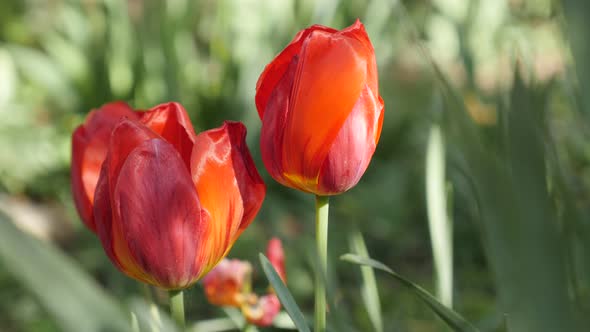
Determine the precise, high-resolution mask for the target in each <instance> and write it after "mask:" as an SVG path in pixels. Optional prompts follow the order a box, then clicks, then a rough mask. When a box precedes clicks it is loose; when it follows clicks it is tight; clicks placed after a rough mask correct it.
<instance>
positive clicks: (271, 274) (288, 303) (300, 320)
mask: <svg viewBox="0 0 590 332" xmlns="http://www.w3.org/2000/svg"><path fill="white" fill-rule="evenodd" d="M259 258H260V264H261V265H262V269H263V270H264V274H266V277H267V278H268V281H269V282H270V284H271V285H272V287H273V288H274V290H275V292H276V294H277V297H278V298H279V300H280V301H281V304H282V305H283V306H284V307H285V310H286V311H287V313H288V314H289V317H291V319H292V320H293V323H295V327H297V330H298V331H299V332H310V330H309V327H308V326H307V322H306V321H305V316H303V313H302V312H301V310H300V309H299V307H298V306H297V303H295V299H294V298H293V295H291V293H290V292H289V290H288V289H287V286H285V284H284V283H283V281H282V280H281V277H279V275H278V273H277V271H275V269H274V267H273V266H272V264H271V263H270V262H269V261H268V258H266V256H264V255H263V254H262V253H260V254H259Z"/></svg>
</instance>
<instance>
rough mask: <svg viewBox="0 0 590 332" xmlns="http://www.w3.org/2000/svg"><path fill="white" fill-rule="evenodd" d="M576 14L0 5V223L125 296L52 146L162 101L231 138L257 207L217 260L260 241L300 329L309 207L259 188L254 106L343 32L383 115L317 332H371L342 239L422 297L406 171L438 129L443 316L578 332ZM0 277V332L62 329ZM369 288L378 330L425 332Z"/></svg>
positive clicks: (331, 3)
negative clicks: (260, 85) (273, 78)
mask: <svg viewBox="0 0 590 332" xmlns="http://www.w3.org/2000/svg"><path fill="white" fill-rule="evenodd" d="M586 9H587V4H586V2H585V1H584V0H565V1H564V3H563V6H562V4H561V3H559V2H558V1H551V0H495V1H485V0H431V1H427V0H419V1H395V0H370V1H363V0H350V1H345V0H341V1H340V0H325V1H317V2H316V1H312V0H281V1H273V0H266V1H257V0H219V1H215V0H200V1H199V0H167V1H156V0H127V1H117V0H82V1H74V0H51V1H49V0H4V1H0V210H2V211H4V212H5V213H6V214H8V215H9V216H10V219H12V220H13V221H14V222H15V223H16V224H17V225H18V226H20V227H21V228H24V229H26V230H28V231H31V232H32V233H33V234H35V235H36V236H40V237H42V238H44V239H45V240H47V241H50V242H52V243H50V244H48V245H50V246H53V245H57V246H59V247H60V248H61V252H62V253H65V254H66V255H68V256H69V259H70V260H73V261H74V262H76V264H77V265H79V267H81V268H82V269H83V270H84V271H86V272H87V273H88V274H89V275H90V276H92V277H93V278H94V279H95V280H96V282H97V283H98V284H100V286H101V287H103V288H104V289H106V290H107V291H108V293H109V295H110V296H112V297H115V298H119V299H122V300H123V302H128V300H129V299H131V298H132V297H134V296H141V294H142V289H141V287H140V286H138V285H136V283H134V282H133V281H131V280H129V279H127V278H126V277H124V276H123V275H121V274H120V273H119V272H118V271H117V270H116V269H115V268H114V267H113V266H112V265H111V264H110V262H109V261H108V259H107V258H106V256H105V255H104V253H103V252H102V248H101V247H100V244H99V241H98V240H97V239H96V238H94V236H93V235H92V234H90V232H89V231H87V230H86V229H85V228H84V227H83V226H82V225H81V223H80V222H79V220H78V217H77V215H76V212H75V210H74V208H73V204H72V200H71V194H70V189H69V159H70V135H71V132H72V131H73V129H74V128H75V127H76V126H77V125H78V124H80V123H81V122H82V121H83V119H84V117H85V115H86V114H87V113H88V112H89V111H90V110H91V109H93V108H96V107H99V106H100V105H102V104H103V103H106V102H109V101H112V100H125V101H127V102H129V103H130V104H131V105H133V106H134V107H135V108H139V109H145V108H149V107H151V106H154V105H155V104H157V103H161V102H165V101H170V100H175V101H179V102H181V103H182V104H183V105H184V106H185V107H186V109H187V110H188V111H189V113H190V115H191V118H192V120H193V124H194V126H195V128H196V129H197V131H200V130H204V129H207V128H212V127H217V126H219V125H220V124H221V122H222V121H223V120H224V119H233V120H240V121H243V122H244V123H245V124H246V126H247V127H248V130H249V134H248V143H249V145H250V148H251V150H252V152H253V155H254V159H255V161H256V163H257V165H259V167H260V173H261V174H262V175H263V177H264V178H265V181H266V183H267V185H268V188H269V190H268V194H267V198H266V201H265V204H264V205H263V208H262V210H261V212H260V214H259V216H258V218H257V220H256V221H255V222H254V223H253V225H252V226H251V227H250V228H249V230H248V231H246V232H245V233H244V234H243V236H242V237H241V239H240V240H239V241H238V242H237V243H236V245H235V247H234V249H233V250H232V252H231V253H230V256H233V257H238V258H242V259H248V260H251V261H253V262H254V261H256V260H257V253H258V252H260V251H263V249H264V246H265V243H266V241H267V240H268V239H269V238H270V237H271V236H275V235H276V236H280V237H281V238H282V239H283V240H284V241H285V247H286V249H287V252H286V255H287V264H288V266H287V272H288V275H289V285H288V286H289V288H290V290H291V291H292V293H293V294H294V296H295V299H296V301H297V303H298V304H299V305H300V306H301V307H302V308H303V310H304V312H305V313H311V312H312V309H311V308H313V295H312V290H313V288H312V287H313V285H312V280H313V278H312V274H311V273H312V266H313V264H314V263H313V262H314V258H313V257H314V253H313V250H312V249H310V248H313V230H314V225H313V209H312V207H313V198H312V197H311V196H309V195H304V194H301V193H298V192H295V191H294V190H290V189H287V188H283V187H281V186H280V185H278V184H276V183H275V182H274V181H273V180H272V179H271V178H270V177H269V176H268V174H267V173H266V172H265V171H264V169H263V167H262V163H261V160H260V154H259V151H260V149H259V147H258V137H259V129H260V121H259V119H258V114H257V112H256V110H255V107H254V102H253V101H254V93H255V90H254V89H255V84H256V80H257V78H258V75H259V74H260V72H261V71H262V69H263V68H264V65H265V64H267V63H268V62H269V61H270V60H271V59H272V58H273V57H274V56H275V55H276V54H277V53H278V52H279V51H280V50H281V49H282V48H283V47H284V46H285V45H286V44H287V43H288V42H289V40H290V39H291V38H292V37H293V36H294V35H295V33H296V32H297V31H299V30H301V29H303V28H304V27H306V26H309V25H311V24H314V23H320V24H325V25H330V26H333V27H336V28H344V27H345V26H348V25H350V24H352V23H353V22H354V20H355V19H356V18H357V17H358V18H360V19H361V21H362V22H363V23H364V24H365V25H366V28H367V31H368V33H369V36H370V37H371V40H372V42H373V45H374V47H375V53H376V56H377V60H378V64H379V74H380V76H379V78H380V91H381V94H382V97H383V99H384V100H385V105H386V106H385V107H386V114H385V122H384V125H383V131H382V136H381V140H380V143H379V146H378V148H377V152H376V155H375V157H374V159H373V161H372V163H371V165H370V167H369V169H368V170H367V172H366V174H365V176H364V177H363V179H362V180H361V182H360V183H359V184H358V186H357V187H355V188H354V189H352V190H351V191H350V192H348V193H346V194H344V195H341V196H339V197H335V198H334V199H332V207H331V222H330V248H329V249H330V256H331V262H332V263H331V269H332V272H333V273H331V274H330V276H329V277H330V281H331V283H330V284H331V289H332V292H331V297H332V299H333V303H334V307H332V308H331V312H330V315H329V318H328V319H329V321H330V320H332V321H335V320H338V323H337V324H335V323H334V322H333V324H335V326H347V328H350V330H352V331H355V330H356V331H370V330H372V323H371V319H370V318H369V315H368V313H367V312H366V310H365V308H364V302H363V301H362V299H361V297H360V296H359V294H360V292H361V284H362V280H363V279H362V277H361V273H360V271H359V269H358V268H357V267H355V266H353V265H350V264H347V263H345V262H341V261H338V260H337V258H338V257H339V256H340V255H341V254H344V253H346V252H348V251H349V249H348V245H347V244H348V239H349V235H350V234H351V233H352V232H354V231H356V230H360V231H361V232H362V233H363V235H364V238H365V240H366V243H367V247H368V248H367V249H368V252H369V254H370V256H371V257H373V258H375V259H377V260H379V261H382V262H384V263H386V265H388V266H392V267H394V269H395V270H396V271H399V272H400V273H402V274H403V275H405V276H408V277H409V278H410V279H411V280H413V281H414V282H416V283H418V284H421V285H423V286H425V288H426V289H433V287H434V286H433V285H434V280H433V275H434V274H433V270H432V269H433V268H432V266H433V264H432V257H431V250H430V247H429V246H430V242H429V231H428V222H427V219H426V218H427V214H426V206H425V192H424V187H425V184H424V162H425V150H426V141H427V137H428V131H429V128H430V125H431V124H432V123H433V122H440V123H442V125H443V129H444V134H445V136H446V137H448V138H449V139H448V142H447V144H448V146H447V147H446V150H447V151H448V153H447V157H448V167H447V169H448V171H447V173H448V178H449V180H450V182H452V185H453V206H452V209H451V211H450V214H451V216H452V219H453V221H454V230H453V232H454V236H453V238H454V239H453V241H454V250H453V251H454V262H455V263H454V264H455V271H454V273H455V280H454V295H455V296H454V303H455V308H456V309H457V310H458V311H459V312H461V313H462V314H463V316H464V317H466V318H467V319H469V320H470V321H471V322H473V323H474V324H475V325H476V326H477V327H478V328H480V329H481V330H482V331H506V326H508V327H509V328H511V327H512V329H511V330H509V331H516V332H520V331H555V330H556V329H555V328H556V326H557V327H558V330H559V329H560V328H563V329H562V330H563V331H566V330H567V331H570V330H571V331H575V330H580V331H582V330H584V329H583V327H588V326H590V325H589V324H588V323H587V322H584V321H582V320H581V319H580V320H578V318H579V317H586V318H587V317H590V316H589V315H587V314H586V315H584V314H585V313H587V311H588V310H589V309H590V308H589V306H588V303H590V302H589V301H588V300H589V297H590V263H589V262H590V261H589V255H590V248H589V246H590V229H589V227H590V226H589V225H588V220H590V219H589V218H588V217H589V216H590V190H589V189H590V168H589V166H590V144H589V143H588V142H590V140H589V138H590V137H589V136H590V130H589V128H588V127H589V122H588V121H589V120H588V118H587V114H589V113H588V111H587V109H588V102H587V101H586V100H587V99H588V93H586V92H585V90H584V88H585V87H588V86H589V84H590V75H589V74H588V68H589V67H588V66H590V62H588V61H589V60H588V57H587V56H586V55H587V53H588V49H589V48H588V41H587V40H586V39H587V38H584V37H585V36H586V32H587V29H586V27H587V23H586V20H585V19H586V16H588V15H590V13H589V12H588V10H586ZM570 47H571V52H570ZM435 66H436V67H435ZM435 68H439V69H440V76H439V75H438V72H437V71H436V70H434V69H435ZM515 73H518V75H515ZM515 77H520V80H516V79H515ZM17 203H18V204H17ZM21 205H22V206H25V207H23V208H22V209H24V210H26V211H28V209H32V210H33V211H38V210H39V209H40V210H39V211H41V212H40V214H41V217H39V218H35V219H34V220H33V218H31V217H30V216H31V214H30V213H28V214H27V213H21V212H22V211H20V210H19V209H20V208H18V207H19V206H21ZM47 207H49V208H50V210H51V211H57V212H56V213H51V214H50V213H45V211H46V208H47ZM26 211H25V212H26ZM64 220H65V222H64ZM0 222H3V223H6V222H8V221H7V220H5V219H4V218H2V220H0ZM3 236H8V235H6V234H0V241H2V239H3ZM0 248H1V247H0ZM27 250H31V252H34V251H33V249H26V248H22V251H23V252H27ZM25 257H26V255H23V258H22V259H25ZM42 269H43V266H42V265H39V266H38V271H37V273H39V274H40V275H45V273H47V271H43V270H42ZM14 271H15V269H14V263H13V262H11V261H10V260H6V259H4V260H0V330H2V331H60V330H61V329H62V328H63V324H64V323H63V321H60V319H59V318H55V314H54V311H52V310H53V309H52V308H51V307H48V306H47V305H46V303H45V302H44V300H43V297H42V296H41V297H40V296H38V293H35V292H33V291H32V289H33V288H31V286H30V284H28V283H27V280H29V278H27V277H26V276H22V275H19V274H18V273H14ZM27 271H28V270H27ZM27 273H32V272H27ZM258 273H260V274H261V273H262V272H261V270H259V271H258ZM47 276H48V277H49V276H50V274H47ZM376 278H377V285H378V289H379V295H380V298H381V310H382V311H383V314H382V317H383V326H384V331H439V330H443V329H444V325H443V323H442V322H441V321H439V320H437V319H436V318H435V316H434V315H433V314H432V312H430V311H429V310H428V308H427V307H425V306H424V305H423V304H422V303H421V302H419V301H417V300H416V299H415V298H414V296H413V294H412V293H410V292H409V291H407V290H405V289H404V288H402V287H400V286H399V285H397V284H395V283H394V282H392V281H391V280H390V279H389V278H387V277H386V276H383V275H380V274H378V275H376ZM258 279H264V278H258ZM48 285H49V284H48ZM265 285H266V284H265V283H261V285H260V287H265ZM156 295H157V296H156V301H158V302H159V303H165V298H162V297H161V296H159V294H158V293H156ZM55 296H56V297H57V298H56V301H57V302H59V301H60V298H59V297H60V295H55ZM61 296H64V298H67V294H62V295H61ZM186 299H187V304H186V308H187V311H188V313H189V317H188V318H189V320H193V321H194V320H197V319H208V318H217V317H223V316H224V312H223V311H222V310H219V309H217V308H214V307H212V306H210V305H208V304H207V303H206V301H205V298H204V296H203V294H202V290H201V289H200V287H198V286H197V287H195V288H194V289H192V290H190V291H189V293H188V296H187V297H186ZM86 314H87V315H92V314H93V313H92V312H87V313H86ZM58 317H59V316H58ZM553 324H555V325H553Z"/></svg>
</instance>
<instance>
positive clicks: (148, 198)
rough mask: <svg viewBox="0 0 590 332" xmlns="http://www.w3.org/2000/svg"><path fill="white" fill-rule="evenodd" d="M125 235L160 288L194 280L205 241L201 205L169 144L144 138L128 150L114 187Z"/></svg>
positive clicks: (200, 267)
mask: <svg viewBox="0 0 590 332" xmlns="http://www.w3.org/2000/svg"><path fill="white" fill-rule="evenodd" d="M114 202H115V208H116V209H118V210H119V213H120V220H118V221H116V222H118V223H120V225H121V230H122V232H123V234H122V235H123V236H122V238H123V240H124V241H125V242H126V244H127V245H128V247H129V249H130V253H131V255H132V256H133V258H134V259H135V261H136V262H137V263H138V265H139V266H140V267H141V268H142V269H143V271H145V272H146V273H147V274H149V275H151V276H152V277H153V278H154V279H155V281H156V282H157V285H158V286H160V287H162V288H167V289H174V288H184V287H186V286H188V285H190V284H192V283H193V282H195V281H196V280H197V278H198V276H199V275H200V273H201V270H202V268H203V266H202V265H198V264H196V262H195V259H196V256H197V252H199V251H200V250H201V245H202V243H203V239H202V238H201V237H202V236H203V234H204V233H203V222H202V219H201V208H200V204H199V199H198V197H197V193H196V191H195V188H194V185H193V182H192V181H191V176H190V174H189V172H188V169H187V168H186V167H185V165H184V163H183V161H182V159H181V157H180V155H179V154H178V152H177V151H176V150H175V149H174V147H173V146H172V145H170V144H169V143H167V142H165V141H163V140H161V139H151V140H148V141H145V142H143V143H142V144H141V145H139V146H138V147H137V148H136V149H135V150H133V152H131V153H130V154H129V156H128V157H127V158H126V161H125V163H124V165H123V167H122V168H121V171H120V174H119V177H118V181H117V185H116V188H115V191H114Z"/></svg>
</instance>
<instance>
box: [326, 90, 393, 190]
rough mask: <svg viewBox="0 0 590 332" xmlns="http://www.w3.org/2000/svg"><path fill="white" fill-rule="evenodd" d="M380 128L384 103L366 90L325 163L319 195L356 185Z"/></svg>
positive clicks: (369, 159) (371, 152)
mask: <svg viewBox="0 0 590 332" xmlns="http://www.w3.org/2000/svg"><path fill="white" fill-rule="evenodd" d="M382 124H383V100H382V99H381V98H380V97H379V98H375V95H373V93H372V91H371V89H370V88H369V86H368V85H367V86H365V89H364V90H363V92H362V93H361V96H360V98H359V99H358V101H357V103H356V105H355V106H354V110H353V111H352V113H351V114H350V116H349V117H348V119H346V122H345V123H344V126H343V127H342V129H341V130H340V132H339V133H338V136H337V137H336V140H334V143H333V144H332V146H331V147H330V151H329V153H328V155H327V157H326V159H325V161H324V165H323V166H322V170H321V173H320V177H319V179H320V183H319V186H318V192H317V193H318V194H320V195H331V194H337V193H342V192H344V191H346V190H348V189H350V188H352V187H353V186H354V185H356V184H357V183H358V181H359V180H360V178H361V176H362V175H363V174H364V172H365V170H366V169H367V167H368V166H369V162H370V161H371V157H372V156H373V153H374V152H375V148H376V146H377V141H378V140H379V135H380V133H381V127H382Z"/></svg>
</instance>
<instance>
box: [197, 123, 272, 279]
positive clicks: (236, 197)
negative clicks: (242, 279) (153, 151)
mask: <svg viewBox="0 0 590 332" xmlns="http://www.w3.org/2000/svg"><path fill="white" fill-rule="evenodd" d="M245 136H246V128H245V127H244V125H243V124H241V123H238V122H226V123H224V125H223V126H222V127H220V128H216V129H211V130H208V131H205V132H202V133H200V134H199V135H198V136H197V139H196V141H195V146H194V149H193V155H192V159H191V174H192V178H193V182H194V185H195V187H196V189H197V193H198V195H199V199H200V202H201V206H202V207H203V209H204V210H206V211H207V212H208V215H209V216H210V217H211V222H210V223H209V224H208V227H209V228H208V229H207V230H206V235H205V238H206V242H207V245H206V248H207V254H208V255H209V257H208V258H207V261H208V264H207V265H208V266H210V267H211V268H212V267H213V266H214V265H215V264H216V263H217V262H218V261H219V260H220V259H221V258H223V257H224V256H225V255H226V254H227V252H228V251H229V249H230V248H231V246H232V245H233V243H234V242H235V240H236V239H237V237H238V236H239V235H240V234H241V232H242V231H243V230H244V229H245V227H247V226H248V225H249V224H250V222H251V221H252V219H253V218H254V216H255V215H256V213H257V212H258V210H259V209H260V206H261V204H262V201H263V199H264V195H265V193H266V187H265V185H264V183H263V182H262V179H261V178H260V175H259V174H258V171H257V170H256V168H255V166H254V163H253V161H252V157H251V156H250V152H249V151H248V147H247V146H246V143H245Z"/></svg>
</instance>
